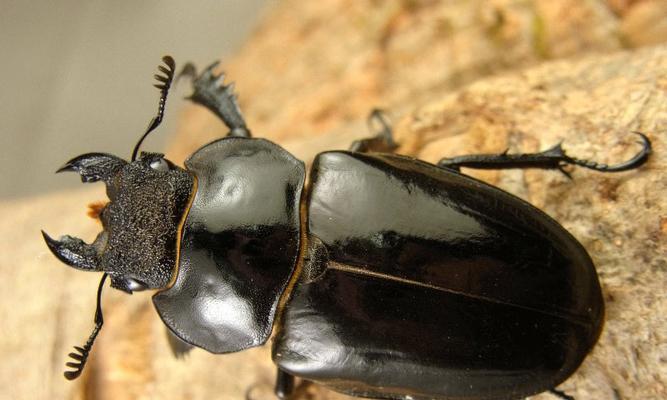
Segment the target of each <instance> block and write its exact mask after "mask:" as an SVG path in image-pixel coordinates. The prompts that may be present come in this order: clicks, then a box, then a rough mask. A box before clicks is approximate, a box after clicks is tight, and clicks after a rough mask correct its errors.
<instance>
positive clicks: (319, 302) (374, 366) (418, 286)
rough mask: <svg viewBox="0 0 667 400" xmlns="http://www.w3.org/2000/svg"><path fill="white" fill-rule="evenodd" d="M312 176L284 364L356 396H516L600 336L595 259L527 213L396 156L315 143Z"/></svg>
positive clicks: (501, 197)
mask: <svg viewBox="0 0 667 400" xmlns="http://www.w3.org/2000/svg"><path fill="white" fill-rule="evenodd" d="M311 180H312V187H311V192H310V196H309V204H308V218H309V220H308V228H309V231H308V237H309V253H310V254H309V255H308V256H307V257H306V261H305V262H304V271H303V274H302V276H301V279H300V281H299V282H298V283H297V284H296V285H295V288H294V291H293V293H292V295H291V298H290V300H289V302H288V304H287V306H286V308H285V311H284V315H283V329H282V330H281V331H280V332H279V333H278V337H277V338H276V342H275V344H274V358H275V360H276V362H277V363H278V365H279V366H280V367H281V368H282V369H284V370H286V371H288V372H290V373H293V374H295V375H298V376H302V377H305V378H308V379H312V380H316V381H319V382H321V383H324V384H327V385H329V386H331V387H333V388H334V389H336V390H339V391H341V392H345V393H349V394H353V395H358V396H359V395H360V396H370V397H380V398H404V397H405V396H412V397H413V398H420V397H423V398H432V397H442V398H471V399H472V398H474V399H498V398H519V397H523V396H526V395H530V394H533V393H537V392H541V391H543V390H546V389H549V388H551V387H553V386H556V385H557V384H558V383H560V382H561V381H563V380H564V379H566V378H567V377H568V376H569V375H570V374H571V373H573V372H574V370H576V368H577V367H578V366H579V364H580V363H581V361H582V360H583V358H584V357H585V355H586V354H587V353H588V351H589V350H590V348H591V347H592V346H593V344H594V343H595V341H596V339H597V336H598V335H599V331H600V327H601V322H602V314H603V302H602V297H601V293H600V287H599V283H598V280H597V275H596V273H595V269H594V267H593V265H592V263H591V261H590V258H589V257H588V255H587V253H586V252H585V250H584V249H583V248H582V246H581V245H580V244H579V243H578V242H577V241H576V240H575V239H574V238H573V237H572V236H571V235H569V233H567V232H566V231H565V230H564V229H563V228H562V227H561V226H560V225H558V224H557V223H556V222H554V221H553V220H552V219H551V218H549V217H548V216H546V215H545V214H544V213H542V212H541V211H539V210H537V209H536V208H534V207H532V206H530V205H529V204H527V203H525V202H523V201H521V200H520V199H518V198H516V197H514V196H511V195H509V194H507V193H505V192H503V191H501V190H499V189H496V188H493V187H490V186H488V185H486V184H484V183H481V182H479V181H476V180H474V179H472V178H469V177H466V176H463V175H460V174H458V173H454V172H450V171H446V170H442V169H439V168H437V167H435V166H432V165H430V164H427V163H423V162H415V160H412V159H406V158H403V157H399V156H390V155H365V154H357V153H344V152H329V153H324V154H322V155H320V156H319V157H318V158H317V159H316V161H315V164H314V166H313V170H312V176H311Z"/></svg>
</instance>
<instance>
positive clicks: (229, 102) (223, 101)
mask: <svg viewBox="0 0 667 400" xmlns="http://www.w3.org/2000/svg"><path fill="white" fill-rule="evenodd" d="M218 64H219V62H215V63H213V64H211V65H209V66H208V68H206V69H205V70H204V72H202V73H201V74H199V75H197V72H196V69H195V68H194V66H193V65H192V64H189V63H188V64H186V66H185V67H184V68H183V71H182V72H181V73H180V74H179V77H181V76H188V77H191V78H192V87H193V93H192V94H191V95H190V97H188V100H191V101H193V102H195V103H197V104H200V105H202V106H204V107H206V108H208V109H209V110H210V111H211V112H213V113H214V114H215V115H217V116H218V117H219V118H220V119H221V120H222V122H224V123H225V125H227V127H228V128H229V134H227V136H240V137H250V136H251V135H250V130H249V129H248V128H247V126H246V123H245V120H244V119H243V115H242V114H241V109H240V108H239V104H238V102H237V100H236V95H235V94H234V84H233V83H230V84H228V85H224V84H223V82H224V80H225V74H224V73H221V74H215V73H214V72H213V70H214V69H215V68H216V67H217V66H218Z"/></svg>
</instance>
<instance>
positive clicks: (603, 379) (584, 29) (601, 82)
mask: <svg viewBox="0 0 667 400" xmlns="http://www.w3.org/2000/svg"><path fill="white" fill-rule="evenodd" d="M556 3H557V4H556ZM610 3H614V5H613V7H610V6H607V4H606V3H605V2H602V1H584V2H578V1H576V2H575V1H572V2H569V1H565V2H549V1H534V2H525V1H521V2H519V1H516V2H515V1H471V2H467V1H466V2H464V1H461V2H456V1H455V2H449V3H447V6H445V5H443V4H442V3H441V2H439V1H426V2H410V1H402V2H368V3H361V2H351V1H343V0H341V1H332V2H329V3H320V2H296V1H294V0H293V1H286V2H283V3H281V4H280V5H278V6H276V8H275V9H274V10H273V11H272V13H270V14H269V16H268V17H267V19H266V20H265V22H264V23H263V25H262V26H261V27H260V29H259V30H258V31H257V32H256V33H255V35H254V36H253V38H252V39H251V40H250V41H249V42H248V44H247V45H246V46H245V47H244V48H243V49H242V50H241V52H240V54H239V55H238V57H236V58H235V59H233V60H231V61H230V62H229V63H228V64H227V66H226V70H227V71H228V76H230V77H231V79H232V80H235V81H237V86H236V87H237V91H238V92H239V94H240V100H241V106H242V109H243V111H244V113H245V115H246V117H247V119H248V122H249V126H250V128H251V129H252V130H253V133H254V134H255V135H256V136H257V137H266V138H269V139H271V140H274V141H276V142H278V143H279V144H281V145H283V146H284V147H286V148H287V149H288V150H289V151H291V152H293V153H294V154H295V155H296V156H297V157H299V158H301V159H303V160H305V161H306V162H307V163H309V162H310V160H312V158H313V156H314V155H315V154H317V153H318V152H320V151H324V150H328V149H345V148H347V147H348V146H349V144H350V142H351V141H352V140H354V139H356V138H360V137H364V136H367V130H366V127H365V121H364V118H365V115H366V114H367V113H368V111H369V110H370V109H371V108H373V107H375V106H383V107H385V108H386V109H387V111H388V112H389V113H390V115H392V116H393V119H394V121H395V131H396V138H397V141H398V142H399V143H400V148H399V149H398V152H399V153H401V154H405V155H409V156H414V157H417V158H420V159H424V160H426V161H430V162H435V161H437V160H438V159H440V158H442V157H450V156H455V155H462V154H470V153H480V152H481V153H499V152H502V151H504V150H505V149H509V151H510V152H516V153H518V152H534V151H539V150H544V149H546V148H548V147H550V146H551V145H553V144H556V143H558V142H560V141H563V146H564V148H565V149H566V151H567V152H568V154H570V155H572V156H575V157H578V158H586V159H592V160H595V161H598V162H605V163H609V164H613V163H616V162H619V161H623V160H626V159H628V158H629V157H631V156H632V155H633V154H634V153H635V152H636V151H637V150H638V148H639V145H637V144H636V143H635V142H636V136H635V135H633V134H632V133H631V131H641V132H644V133H646V134H647V135H648V136H649V137H650V138H651V140H652V141H653V146H654V153H653V155H652V157H651V159H650V160H649V162H648V163H647V164H646V165H645V166H643V167H642V168H640V169H638V170H635V171H629V172H623V173H617V174H600V173H597V172H594V171H588V170H585V169H581V168H578V169H573V170H572V176H573V180H568V179H567V178H565V177H564V176H563V175H562V174H559V173H558V172H551V171H546V172H545V171H539V170H526V171H524V170H509V171H502V172H494V171H482V172H479V171H473V170H466V169H464V171H463V173H466V174H470V175H473V176H475V177H477V178H480V179H482V180H484V181H486V182H489V183H491V184H494V185H498V186H499V187H501V188H503V189H505V190H507V191H509V192H511V193H513V194H515V195H518V196H519V197H521V198H524V199H526V200H528V201H529V202H531V203H532V204H534V205H536V206H537V207H539V208H541V209H543V210H544V211H545V212H546V213H547V214H549V215H551V216H552V217H554V218H555V219H556V220H558V221H559V222H560V223H561V224H562V225H563V226H564V227H565V228H566V229H568V230H569V231H570V232H571V233H572V234H573V235H574V236H575V237H576V238H577V239H578V240H579V241H581V242H582V244H583V245H584V246H585V247H586V249H587V250H588V252H589V253H590V254H591V256H592V258H593V260H594V262H595V264H596V266H597V269H598V273H599V275H600V279H601V282H602V286H603V291H604V294H605V300H606V302H607V314H606V324H605V327H604V331H603V334H602V336H601V338H600V341H599V343H598V345H597V346H596V347H595V349H594V351H593V353H592V354H591V355H590V356H589V357H588V358H587V359H586V361H585V362H584V364H583V365H582V367H581V368H580V369H579V371H578V372H577V373H576V374H575V375H574V376H573V377H572V378H571V379H569V380H567V381H566V382H565V383H563V385H561V387H560V389H562V390H564V391H566V392H567V393H568V394H570V395H573V396H575V397H576V398H577V399H580V400H581V399H611V398H621V399H626V398H628V399H640V398H642V399H658V398H667V388H666V387H665V381H664V377H665V376H667V366H666V365H667V364H665V359H666V358H667V353H666V352H665V345H664V344H665V342H667V340H666V339H667V338H666V337H665V332H667V320H665V318H664V315H665V313H666V312H667V297H666V296H665V288H666V287H667V252H666V250H667V201H665V193H667V191H666V189H667V180H665V178H664V170H665V166H666V165H667V148H666V147H665V142H666V140H667V133H666V131H665V126H667V107H666V106H665V105H666V104H667V72H666V71H667V46H664V45H663V46H660V45H659V46H655V47H645V48H641V49H629V50H622V48H623V47H624V46H626V47H627V46H631V47H632V46H636V45H640V44H644V43H645V42H646V40H645V39H642V38H641V37H639V36H638V32H637V31H636V30H635V31H633V30H632V29H634V28H632V27H633V26H636V24H637V23H636V22H632V23H630V22H628V21H629V20H628V18H635V19H638V18H641V15H643V14H642V13H641V12H640V11H638V8H637V7H658V8H655V10H658V11H660V10H662V11H664V8H659V7H660V4H665V3H660V4H658V3H657V2H649V1H646V2H629V3H628V2H618V1H615V2H610ZM663 7H664V6H663ZM638 15H639V16H638ZM644 18H655V13H651V14H650V16H647V17H644ZM633 21H634V20H633ZM654 25H655V24H654ZM637 29H638V28H637ZM618 32H622V35H619V34H618ZM657 32H660V31H659V30H657ZM633 35H634V36H633ZM656 35H658V39H659V40H658V39H656V36H652V37H651V43H656V41H657V42H665V39H666V37H667V34H665V33H664V32H663V33H662V35H663V36H662V37H661V38H660V37H659V35H660V33H657V34H656ZM624 38H625V39H624ZM627 38H631V39H632V40H628V39H627ZM490 75H493V76H490ZM224 133H225V129H224V127H223V126H222V125H221V124H220V123H219V122H217V121H216V120H215V118H214V117H213V116H212V115H210V114H209V113H208V112H207V111H205V110H201V109H197V108H196V107H195V106H192V107H190V108H188V109H187V110H185V112H184V116H183V118H182V124H181V128H180V129H179V132H178V134H177V136H176V138H175V139H174V141H173V145H172V146H171V148H170V151H169V154H170V155H171V158H172V159H173V160H174V161H176V162H180V161H181V160H182V159H183V158H184V157H185V156H187V155H188V154H190V153H192V152H193V151H194V150H195V149H196V148H198V147H199V146H201V145H203V144H204V143H206V142H207V141H210V140H212V139H215V138H217V137H220V136H222V135H224ZM100 150H103V149H100ZM102 198H105V195H104V193H103V191H102V189H101V188H99V187H98V188H94V189H86V190H81V191H75V192H65V193H58V194H53V195H48V196H42V197H38V198H31V199H22V200H20V201H12V202H5V203H3V204H0V213H1V214H0V215H2V221H3V224H2V225H0V230H1V232H2V234H3V235H2V237H3V238H4V240H3V241H2V243H0V249H2V250H3V251H2V253H3V254H4V257H3V261H2V263H1V264H0V267H1V268H2V273H3V279H2V280H0V296H2V301H1V302H0V304H1V305H0V318H1V319H2V321H3V335H2V337H1V338H0V349H1V350H2V354H3V357H4V362H3V365H2V367H1V368H2V374H1V375H0V387H2V389H0V390H2V392H3V395H2V397H7V398H12V399H28V398H30V399H35V398H37V399H41V398H45V399H46V398H68V399H83V398H95V399H105V398H109V399H112V398H113V399H123V398H133V399H137V398H139V399H140V398H146V399H148V398H159V399H183V398H188V399H215V398H219V399H242V398H244V396H245V394H246V392H248V391H249V392H250V395H251V397H252V398H254V399H270V398H272V397H271V390H272V380H273V378H274V371H273V366H272V364H271V361H270V354H269V349H268V348H267V347H263V348H259V349H254V350H249V351H246V352H241V353H238V354H233V355H224V356H214V355H211V354H207V353H205V352H204V351H200V350H194V351H193V352H192V353H191V354H190V355H189V356H187V357H186V358H185V359H184V360H176V359H174V358H173V357H172V355H171V354H170V351H169V348H168V344H167V340H166V337H165V334H164V327H163V325H162V322H161V321H160V320H159V318H158V317H157V315H156V313H155V312H154V310H153V307H152V305H151V304H150V300H149V297H148V296H147V295H143V294H137V295H135V296H127V295H125V294H123V293H120V292H118V291H113V290H108V289H107V290H106V291H105V294H104V303H103V306H104V309H105V327H104V329H103V330H102V333H101V334H100V337H99V339H98V342H97V343H96V344H95V347H94V350H93V353H92V355H91V359H90V361H89V365H88V366H87V370H86V372H85V373H84V375H83V377H82V378H81V379H80V380H79V381H76V382H74V383H69V382H67V381H65V380H64V379H63V378H62V375H61V373H62V370H63V368H64V363H65V361H66V355H67V353H68V352H69V351H70V349H71V346H72V345H74V344H77V345H80V344H81V343H83V341H85V339H86V337H87V335H88V333H89V332H90V329H92V319H93V312H94V300H95V288H96V282H97V279H99V277H98V276H97V275H94V274H83V273H79V272H75V271H72V270H70V269H69V268H66V267H64V266H63V265H62V264H60V263H59V262H58V261H57V260H56V259H55V258H53V257H52V256H51V254H50V253H49V252H48V250H47V249H46V246H45V245H44V243H43V242H42V241H41V237H40V235H39V229H41V228H44V229H45V230H46V231H48V232H49V233H53V234H54V235H59V234H61V233H72V234H76V235H78V236H81V237H83V238H85V239H88V240H92V239H93V238H94V235H95V234H96V232H98V231H99V229H100V226H99V225H98V224H97V223H96V222H94V221H93V220H91V219H88V218H85V217H84V216H83V214H84V209H85V205H86V204H87V203H90V202H91V201H94V200H98V199H102ZM306 394H308V395H312V397H308V396H306ZM298 398H299V399H302V398H303V399H306V398H310V399H344V398H347V397H345V396H342V395H339V394H336V393H333V392H331V391H328V390H326V389H321V388H319V387H315V386H311V387H308V388H306V389H305V391H304V393H301V395H300V396H299V397H298ZM535 398H539V399H541V398H544V399H550V398H553V397H551V396H550V395H548V394H546V395H539V396H535Z"/></svg>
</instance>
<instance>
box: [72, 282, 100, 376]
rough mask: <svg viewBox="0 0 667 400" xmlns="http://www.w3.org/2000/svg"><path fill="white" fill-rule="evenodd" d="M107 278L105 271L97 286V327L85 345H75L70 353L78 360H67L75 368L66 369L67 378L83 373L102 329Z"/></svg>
mask: <svg viewBox="0 0 667 400" xmlns="http://www.w3.org/2000/svg"><path fill="white" fill-rule="evenodd" d="M106 279H107V274H106V273H105V274H104V275H102V279H100V285H99V286H98V287H97V309H96V310H95V328H93V332H92V333H91V334H90V337H88V340H87V341H86V344H84V345H83V347H79V346H74V350H76V351H77V352H76V353H69V356H70V357H71V358H72V359H74V360H75V361H76V362H71V361H70V362H67V363H65V365H67V366H68V367H70V368H74V370H73V371H65V378H67V380H70V381H71V380H73V379H76V378H78V377H79V376H80V375H81V372H82V371H83V367H84V366H85V365H86V361H88V355H89V354H90V349H91V348H92V347H93V343H94V342H95V338H96V337H97V334H98V333H100V330H101V329H102V325H103V324H104V318H103V317H102V304H101V303H102V302H101V300H102V287H104V281H106Z"/></svg>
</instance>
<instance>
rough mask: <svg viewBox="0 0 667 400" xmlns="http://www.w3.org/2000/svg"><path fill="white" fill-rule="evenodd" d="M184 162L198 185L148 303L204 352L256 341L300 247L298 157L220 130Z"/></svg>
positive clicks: (267, 326) (265, 332)
mask: <svg viewBox="0 0 667 400" xmlns="http://www.w3.org/2000/svg"><path fill="white" fill-rule="evenodd" d="M185 165H186V167H187V169H188V170H189V171H191V172H192V173H193V174H194V175H195V177H196V181H197V190H196V194H195V196H194V199H193V200H192V205H191V206H190V210H189V212H188V214H187V217H186V220H185V222H184V224H183V228H182V230H183V232H182V239H181V246H180V251H179V255H180V256H179V260H178V271H177V277H176V280H175V282H174V283H173V284H172V285H171V286H170V287H169V288H168V289H166V290H163V291H161V292H159V293H157V294H156V295H155V296H154V297H153V303H154V304H155V307H156V309H157V311H158V313H159V314H160V317H161V318H162V320H163V321H164V323H165V324H166V325H167V326H168V327H169V329H171V330H172V332H173V333H174V334H176V336H178V337H179V338H181V339H182V340H184V341H185V342H187V343H190V344H193V345H195V346H198V347H201V348H204V349H206V350H208V351H210V352H213V353H229V352H235V351H239V350H243V349H246V348H249V347H253V346H258V345H261V344H263V343H265V342H266V340H267V339H268V338H269V336H270V335H271V329H272V326H273V320H274V316H275V312H276V308H277V305H278V301H279V299H280V296H281V295H282V293H283V291H284V290H285V286H286V285H287V282H288V280H289V278H290V276H291V275H292V271H293V269H294V265H295V264H296V260H297V255H298V252H299V239H300V237H299V232H300V225H299V224H300V216H299V202H300V197H301V191H302V189H303V181H304V177H305V170H304V166H303V163H302V162H301V161H299V160H297V159H296V158H294V157H293V156H292V155H290V154H289V153H287V152H286V151H285V150H283V149H282V148H281V147H279V146H277V145H275V144H273V143H271V142H269V141H267V140H263V139H248V138H224V139H220V140H218V141H215V142H213V143H211V144H208V145H206V146H204V147H202V148H201V149H199V150H198V151H197V152H196V153H194V154H193V155H192V156H191V157H190V158H189V159H188V160H187V161H186V162H185Z"/></svg>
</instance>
